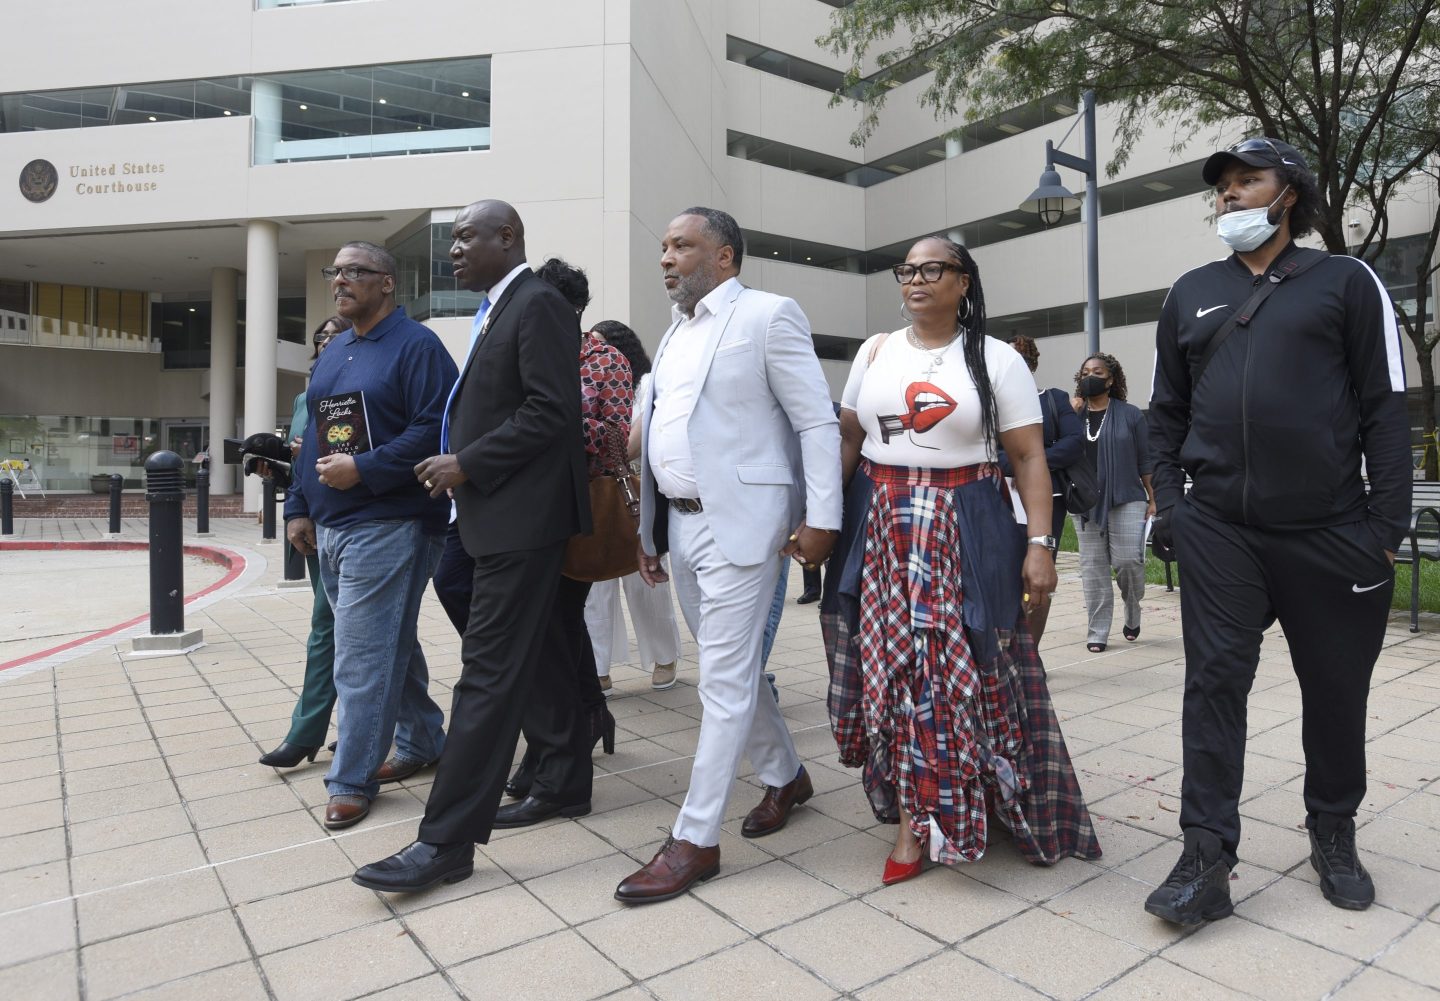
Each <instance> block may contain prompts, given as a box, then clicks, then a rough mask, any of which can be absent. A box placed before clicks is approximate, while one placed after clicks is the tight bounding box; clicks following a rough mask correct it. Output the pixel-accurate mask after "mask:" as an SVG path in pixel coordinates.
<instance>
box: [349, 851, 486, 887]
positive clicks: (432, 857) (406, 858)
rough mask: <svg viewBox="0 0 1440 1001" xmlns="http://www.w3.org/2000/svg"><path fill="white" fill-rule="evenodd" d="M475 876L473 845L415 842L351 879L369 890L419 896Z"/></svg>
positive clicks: (364, 868)
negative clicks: (443, 884) (427, 891)
mask: <svg viewBox="0 0 1440 1001" xmlns="http://www.w3.org/2000/svg"><path fill="white" fill-rule="evenodd" d="M474 872H475V845H474V844H472V843H471V842H469V841H463V842H461V843H460V844H456V845H430V844H426V843H425V842H423V841H417V842H415V843H414V844H412V845H411V846H410V847H408V848H403V849H401V850H400V851H398V852H396V853H395V854H394V855H391V856H390V857H389V858H387V859H381V860H380V861H379V862H371V863H370V864H369V865H364V866H361V867H360V868H359V869H357V870H355V875H353V876H351V877H350V878H351V879H352V880H354V881H355V882H356V883H359V884H360V885H361V886H363V887H366V888H367V889H371V890H384V891H385V892H386V893H418V892H419V891H421V890H428V889H430V887H432V886H435V885H436V884H437V883H458V882H460V881H461V880H462V879H469V878H470V876H471V874H472V873H474Z"/></svg>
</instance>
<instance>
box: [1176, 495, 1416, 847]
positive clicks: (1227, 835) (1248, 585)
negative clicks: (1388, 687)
mask: <svg viewBox="0 0 1440 1001" xmlns="http://www.w3.org/2000/svg"><path fill="white" fill-rule="evenodd" d="M1175 510H1176V517H1175V521H1174V536H1175V549H1176V557H1177V559H1178V560H1179V562H1180V568H1181V578H1180V611H1181V622H1182V625H1183V628H1184V635H1185V716H1184V724H1183V726H1184V730H1183V732H1184V738H1183V740H1184V756H1185V778H1184V781H1183V783H1182V785H1181V800H1182V804H1181V809H1180V826H1181V828H1182V829H1184V828H1190V827H1203V828H1205V829H1206V830H1209V831H1212V832H1214V833H1215V834H1216V835H1218V836H1219V837H1220V840H1221V843H1222V845H1223V846H1224V849H1225V853H1226V855H1227V856H1228V860H1229V862H1230V863H1231V865H1234V864H1235V861H1236V859H1235V854H1236V851H1237V849H1238V847H1239V844H1240V813H1239V801H1240V786H1241V782H1242V779H1243V778H1244V772H1245V703H1246V699H1247V697H1248V696H1249V694H1250V686H1251V684H1252V683H1253V682H1254V680H1255V668H1256V665H1257V664H1258V663H1259V660H1260V640H1261V634H1262V633H1264V631H1265V629H1266V628H1268V627H1269V626H1270V625H1271V624H1272V623H1274V622H1275V621H1277V620H1278V621H1279V623H1280V626H1281V628H1282V629H1284V630H1285V638H1286V640H1287V641H1288V643H1289V644H1290V659H1291V663H1292V665H1293V666H1294V669H1295V676H1296V677H1297V678H1298V679H1299V682H1300V695H1301V702H1302V706H1303V712H1304V719H1303V729H1302V740H1303V744H1304V748H1305V808H1306V810H1307V811H1308V812H1309V813H1310V814H1312V815H1319V814H1333V815H1336V816H1341V817H1353V816H1354V815H1355V810H1356V808H1357V807H1358V806H1359V805H1360V802H1361V800H1363V799H1364V798H1365V701H1366V697H1367V696H1368V694H1369V690H1370V674H1371V671H1372V670H1373V669H1374V667H1375V658H1376V657H1377V656H1378V655H1379V653H1380V647H1381V644H1382V642H1383V640H1384V638H1385V623H1386V618H1387V616H1388V613H1389V608H1390V596H1391V593H1392V592H1393V591H1394V589H1395V574H1394V569H1393V567H1392V566H1391V565H1390V561H1389V560H1388V559H1387V558H1386V556H1385V552H1384V550H1383V548H1382V547H1381V544H1380V542H1379V541H1378V540H1377V539H1376V538H1375V536H1374V534H1373V533H1372V532H1371V531H1370V529H1369V528H1368V527H1367V525H1366V523H1365V522H1363V521H1361V522H1352V523H1349V524H1343V525H1336V526H1334V527H1331V528H1319V529H1309V530H1305V531H1298V532H1274V531H1262V530H1260V529H1256V528H1251V527H1248V526H1245V525H1236V524H1233V523H1230V522H1226V521H1220V520H1218V519H1216V518H1213V517H1211V516H1209V515H1207V514H1205V513H1203V512H1201V511H1199V510H1197V509H1196V508H1195V507H1194V506H1193V505H1191V504H1190V503H1189V502H1188V501H1186V502H1183V503H1181V504H1179V505H1177V506H1176V509H1175Z"/></svg>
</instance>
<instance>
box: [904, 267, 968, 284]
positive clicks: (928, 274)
mask: <svg viewBox="0 0 1440 1001" xmlns="http://www.w3.org/2000/svg"><path fill="white" fill-rule="evenodd" d="M960 270H962V269H961V267H960V265H958V264H954V263H952V262H950V261H921V262H920V263H919V264H897V265H895V266H894V267H893V268H891V269H890V273H891V274H892V275H894V276H895V280H896V281H897V282H899V283H900V284H901V285H905V284H907V283H908V282H912V281H914V280H915V272H917V271H918V272H920V277H921V278H924V279H925V280H926V281H927V282H938V281H939V280H940V279H941V278H942V277H944V275H945V272H947V271H960Z"/></svg>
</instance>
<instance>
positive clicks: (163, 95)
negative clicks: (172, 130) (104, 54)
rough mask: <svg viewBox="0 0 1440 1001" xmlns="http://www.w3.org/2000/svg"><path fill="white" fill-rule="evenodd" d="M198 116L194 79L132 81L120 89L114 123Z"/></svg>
mask: <svg viewBox="0 0 1440 1001" xmlns="http://www.w3.org/2000/svg"><path fill="white" fill-rule="evenodd" d="M194 117H195V81H193V80H181V81H178V82H175V83H147V84H132V85H130V86H128V87H120V88H118V89H117V93H116V101H115V113H114V116H113V118H112V124H115V125H132V124H137V123H142V122H178V121H189V120H191V119H193V118H194Z"/></svg>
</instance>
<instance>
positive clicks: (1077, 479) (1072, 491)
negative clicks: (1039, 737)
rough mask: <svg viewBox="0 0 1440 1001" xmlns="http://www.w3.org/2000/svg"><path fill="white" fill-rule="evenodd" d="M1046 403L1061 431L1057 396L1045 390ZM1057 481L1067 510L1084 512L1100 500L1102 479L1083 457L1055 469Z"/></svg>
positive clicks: (1075, 512)
mask: <svg viewBox="0 0 1440 1001" xmlns="http://www.w3.org/2000/svg"><path fill="white" fill-rule="evenodd" d="M1045 403H1046V405H1047V406H1048V407H1049V408H1050V419H1051V420H1053V421H1054V422H1055V431H1056V433H1057V434H1058V433H1059V431H1060V414H1059V412H1057V411H1056V409H1055V397H1054V396H1052V395H1050V391H1049V390H1046V392H1045ZM1055 481H1056V484H1057V485H1058V486H1059V487H1060V496H1061V497H1062V498H1064V500H1065V510H1066V511H1069V512H1070V513H1071V514H1083V513H1084V512H1086V511H1089V510H1090V509H1091V508H1093V507H1094V506H1095V505H1096V504H1098V503H1099V502H1100V480H1099V478H1097V477H1096V475H1095V470H1093V469H1091V468H1090V463H1088V462H1086V461H1085V459H1084V458H1083V457H1082V458H1080V459H1078V460H1077V461H1075V462H1073V463H1071V464H1070V465H1068V466H1066V467H1065V468H1063V469H1057V470H1055Z"/></svg>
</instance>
